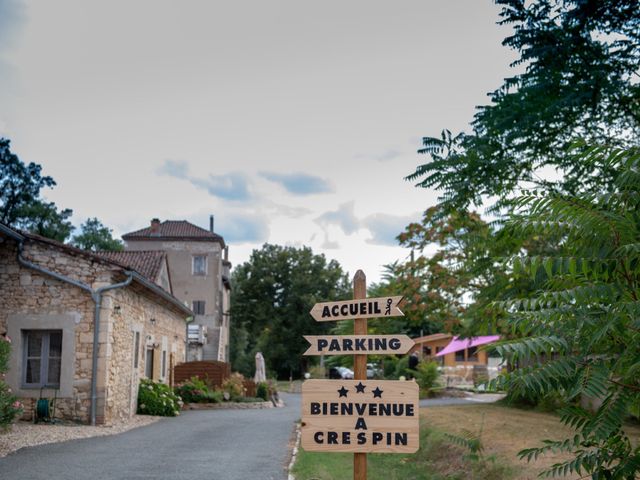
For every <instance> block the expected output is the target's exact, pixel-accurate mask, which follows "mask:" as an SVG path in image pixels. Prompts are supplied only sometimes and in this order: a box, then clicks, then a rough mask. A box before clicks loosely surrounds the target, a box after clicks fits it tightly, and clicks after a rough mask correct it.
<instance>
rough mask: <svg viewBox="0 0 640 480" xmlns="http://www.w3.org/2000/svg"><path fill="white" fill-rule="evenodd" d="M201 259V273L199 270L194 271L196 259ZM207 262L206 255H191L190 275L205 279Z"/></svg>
mask: <svg viewBox="0 0 640 480" xmlns="http://www.w3.org/2000/svg"><path fill="white" fill-rule="evenodd" d="M199 258H201V259H202V262H203V268H202V271H200V269H198V270H197V271H196V259H199ZM208 263H209V262H208V261H207V255H206V254H197V255H193V256H192V257H191V274H192V275H194V276H198V277H206V276H207V271H208V270H207V269H208Z"/></svg>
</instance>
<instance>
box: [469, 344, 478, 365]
mask: <svg viewBox="0 0 640 480" xmlns="http://www.w3.org/2000/svg"><path fill="white" fill-rule="evenodd" d="M467 360H469V361H471V362H477V361H478V347H469V348H468V349H467Z"/></svg>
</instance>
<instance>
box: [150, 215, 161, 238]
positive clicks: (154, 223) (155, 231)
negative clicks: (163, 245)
mask: <svg viewBox="0 0 640 480" xmlns="http://www.w3.org/2000/svg"><path fill="white" fill-rule="evenodd" d="M151 235H154V236H158V235H160V219H159V218H154V219H152V220H151Z"/></svg>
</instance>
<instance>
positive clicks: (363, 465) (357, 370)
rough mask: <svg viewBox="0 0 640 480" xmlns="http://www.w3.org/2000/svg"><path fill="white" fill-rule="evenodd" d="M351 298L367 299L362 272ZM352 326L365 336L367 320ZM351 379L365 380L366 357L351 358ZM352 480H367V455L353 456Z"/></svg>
mask: <svg viewBox="0 0 640 480" xmlns="http://www.w3.org/2000/svg"><path fill="white" fill-rule="evenodd" d="M353 298H354V300H357V299H361V298H367V277H366V276H365V274H364V272H363V271H362V270H358V271H357V272H356V274H355V276H354V277H353ZM353 322H354V324H353V333H354V335H366V334H367V319H366V318H358V319H355V320H354V321H353ZM353 364H354V368H353V373H354V375H353V378H354V380H366V379H367V356H366V355H354V356H353ZM353 480H367V454H366V453H354V454H353Z"/></svg>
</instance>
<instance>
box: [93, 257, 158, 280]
mask: <svg viewBox="0 0 640 480" xmlns="http://www.w3.org/2000/svg"><path fill="white" fill-rule="evenodd" d="M96 255H98V256H100V257H102V258H105V259H107V260H111V261H113V262H117V263H119V264H120V265H125V266H127V267H129V268H132V269H133V270H135V271H136V272H138V273H139V274H140V275H142V276H144V277H146V278H148V279H149V280H151V281H152V282H155V281H156V279H157V278H158V273H160V269H161V268H162V264H163V262H164V259H165V258H166V257H167V254H166V252H164V251H162V250H154V251H146V250H141V251H127V252H96Z"/></svg>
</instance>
